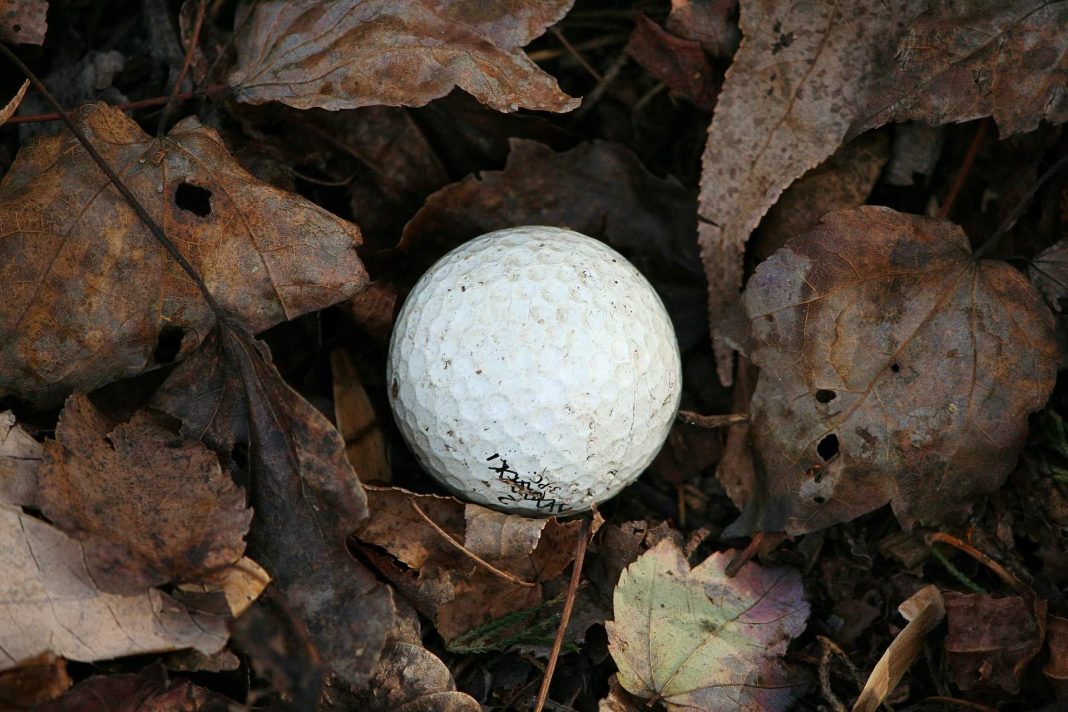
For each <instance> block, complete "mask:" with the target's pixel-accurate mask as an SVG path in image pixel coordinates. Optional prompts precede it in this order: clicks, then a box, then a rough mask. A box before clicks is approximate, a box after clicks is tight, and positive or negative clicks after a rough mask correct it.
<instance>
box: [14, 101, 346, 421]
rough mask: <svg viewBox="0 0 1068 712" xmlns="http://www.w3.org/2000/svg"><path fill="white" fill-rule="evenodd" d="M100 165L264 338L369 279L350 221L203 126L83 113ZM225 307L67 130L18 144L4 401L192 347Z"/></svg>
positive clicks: (48, 399)
mask: <svg viewBox="0 0 1068 712" xmlns="http://www.w3.org/2000/svg"><path fill="white" fill-rule="evenodd" d="M74 118H75V123H76V125H77V126H78V127H79V128H80V129H81V130H82V131H84V132H85V133H86V134H87V135H88V136H89V138H90V141H91V142H92V143H93V145H94V146H95V147H96V149H97V150H98V151H99V152H100V153H101V154H102V155H103V156H104V158H105V160H107V161H108V163H109V164H110V165H112V166H115V167H116V170H117V171H118V173H119V174H120V175H121V176H122V178H123V180H124V181H125V182H126V184H127V186H128V187H129V188H130V189H131V190H132V191H133V193H134V195H135V196H136V197H137V198H138V200H140V202H141V203H142V204H143V205H145V206H146V207H147V209H148V211H149V213H150V214H152V216H153V217H154V218H155V220H156V221H157V222H158V223H159V224H160V225H161V226H162V227H163V229H164V230H165V231H166V233H167V235H169V236H170V238H171V240H172V241H173V242H174V243H175V244H176V245H177V246H178V249H179V251H181V252H182V253H183V255H184V256H185V257H186V259H187V260H188V261H189V262H190V263H191V264H192V266H193V267H194V268H195V269H196V270H197V271H198V273H199V274H200V275H201V276H202V277H203V279H204V281H205V283H206V284H207V286H208V288H209V289H210V290H211V292H212V294H213V295H214V297H215V299H216V300H217V301H218V302H219V303H220V304H221V305H222V306H223V308H224V309H225V310H227V311H228V312H229V313H230V314H231V315H233V316H234V317H235V318H236V319H237V320H238V321H239V322H241V323H242V324H243V325H244V326H245V327H246V328H248V329H250V330H252V331H254V332H256V331H261V330H263V329H266V328H267V327H270V326H273V325H274V324H277V323H278V322H280V321H283V320H287V319H292V318H294V317H297V316H299V315H301V314H304V313H307V312H309V311H314V310H318V309H322V308H325V307H326V306H329V305H330V304H333V303H334V302H337V301H341V300H343V299H345V298H347V297H349V296H351V295H352V294H354V293H355V292H356V291H358V290H359V289H360V288H361V287H362V286H363V285H364V284H365V283H366V280H367V275H366V272H365V271H364V269H363V265H362V264H361V263H360V260H359V258H358V257H357V256H356V252H355V246H356V245H357V244H359V239H360V234H359V230H358V229H357V228H356V226H355V225H352V224H350V223H346V222H345V221H343V220H341V219H339V218H336V217H334V216H333V215H331V214H330V213H328V212H327V211H325V210H323V209H322V208H319V207H318V206H315V205H313V204H312V203H310V202H308V201H306V200H304V199H303V198H300V197H299V196H296V195H292V194H288V193H285V192H283V191H280V190H277V189H275V188H272V187H270V186H268V185H266V184H264V183H260V182H259V181H257V180H256V179H254V178H253V177H252V176H251V175H249V174H248V173H246V172H245V171H244V170H243V169H241V168H240V167H239V166H238V165H237V164H236V163H235V162H234V160H233V159H232V158H231V157H230V155H229V154H228V153H227V151H226V149H225V147H224V146H223V145H222V143H221V141H220V140H219V137H218V135H217V134H216V133H215V132H214V131H212V130H210V129H207V128H205V127H203V126H201V125H200V124H199V123H198V122H197V121H196V119H194V118H187V119H184V120H182V121H180V122H179V123H178V124H176V125H175V126H174V128H173V129H172V130H171V131H170V133H169V134H168V135H167V137H166V138H164V139H162V140H157V139H153V138H151V137H150V136H148V135H147V134H145V133H144V132H143V131H142V130H141V129H140V127H138V126H137V124H136V123H134V122H133V121H132V120H130V119H129V118H127V117H126V116H125V115H123V114H122V112H120V111H118V110H116V109H113V108H110V107H108V106H106V105H104V104H95V105H89V106H86V107H82V108H81V109H80V110H79V111H77V112H76V113H75V117H74ZM214 322H215V314H214V313H213V312H212V311H211V309H210V307H209V306H208V305H207V304H206V303H205V301H204V299H203V296H202V295H201V294H200V292H199V291H198V290H197V289H196V287H195V286H194V284H193V283H192V281H191V280H190V279H189V277H188V275H187V274H186V273H185V272H184V271H183V270H182V269H181V268H180V267H179V266H178V264H177V263H176V262H175V261H174V260H173V259H172V258H171V257H170V256H169V255H168V254H167V253H166V251H165V250H164V248H163V247H162V246H160V245H159V244H158V243H157V242H156V241H155V239H154V238H153V237H152V235H151V234H150V232H149V230H148V228H146V227H145V226H144V225H143V224H142V223H141V221H140V220H139V219H138V218H137V216H136V214H135V213H134V211H133V209H132V208H130V207H129V205H128V204H127V203H126V201H125V200H124V199H123V198H122V197H121V195H120V194H119V193H118V192H117V190H116V189H115V188H114V187H112V186H111V185H110V184H109V181H108V179H107V178H106V177H105V176H104V175H103V174H102V173H101V172H100V170H99V168H98V167H97V166H96V164H95V163H94V162H93V161H92V160H90V158H89V156H88V154H87V153H86V152H85V151H84V150H83V149H82V148H81V146H80V145H79V144H78V143H77V141H76V140H75V139H74V137H73V136H72V135H71V134H70V133H69V132H66V131H64V132H61V133H59V134H57V135H55V136H51V137H47V138H43V139H39V140H38V141H36V142H35V143H31V144H30V145H28V146H26V147H24V148H23V149H22V150H21V151H20V152H19V155H18V156H17V157H16V159H15V162H14V163H13V164H12V166H11V170H10V171H9V172H8V173H7V175H6V176H4V179H3V182H2V183H0V395H3V394H6V393H11V394H14V395H17V396H19V397H21V398H24V399H26V400H29V401H32V402H35V403H37V404H41V405H50V404H54V403H56V402H57V401H61V400H62V399H63V398H65V397H66V396H67V395H68V394H69V393H70V392H71V391H74V390H80V391H90V390H92V389H93V388H96V387H98V386H100V385H103V384H105V383H109V382H111V381H114V380H116V379H119V378H123V377H127V376H131V375H135V374H138V373H141V372H143V371H145V370H147V369H150V368H155V367H157V366H158V365H160V364H161V363H164V362H167V361H169V360H171V358H172V357H173V354H167V353H166V352H167V351H168V349H167V348H166V346H167V345H168V344H174V346H175V350H177V351H178V353H177V358H181V357H184V356H185V355H187V354H188V353H190V352H191V351H192V350H193V349H194V348H196V346H197V345H198V344H199V343H200V342H201V340H202V339H203V338H204V337H205V336H206V335H207V334H208V332H209V331H211V327H212V325H213V324H214Z"/></svg>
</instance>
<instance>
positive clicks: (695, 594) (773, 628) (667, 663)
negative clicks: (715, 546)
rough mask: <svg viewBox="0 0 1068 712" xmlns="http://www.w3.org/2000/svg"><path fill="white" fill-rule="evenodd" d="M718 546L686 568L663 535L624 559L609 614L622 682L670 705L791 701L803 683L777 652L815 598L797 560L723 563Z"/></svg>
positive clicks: (712, 709)
mask: <svg viewBox="0 0 1068 712" xmlns="http://www.w3.org/2000/svg"><path fill="white" fill-rule="evenodd" d="M733 554H734V552H731V551H727V552H718V553H715V554H713V555H712V556H710V557H708V558H707V559H706V560H705V561H704V562H702V563H701V564H700V565H698V566H697V567H696V568H694V569H692V570H691V569H690V565H689V563H688V562H687V561H686V557H685V556H683V553H682V550H681V549H679V548H678V547H677V546H676V545H675V544H674V543H672V542H671V541H670V540H663V541H661V542H660V543H659V544H657V545H656V546H655V547H653V548H652V549H650V550H649V551H647V552H646V553H644V554H642V555H641V556H640V557H638V560H637V561H635V562H634V563H633V564H631V565H630V566H628V567H627V569H626V571H624V572H623V576H622V577H621V578H620V579H619V585H618V586H616V591H615V597H614V609H615V620H614V621H609V622H608V623H606V624H605V625H606V628H607V630H608V640H609V651H610V652H611V654H612V658H613V659H614V660H615V662H616V665H617V666H618V667H619V682H620V684H621V685H622V686H623V687H624V688H625V689H626V690H627V691H628V692H630V693H631V694H633V695H637V696H638V697H643V698H652V697H655V698H657V699H660V700H663V701H664V702H666V703H667V706H668V709H669V710H673V711H674V710H679V711H680V712H681V710H698V711H704V712H718V711H719V710H726V709H747V710H748V709H752V710H757V709H759V710H764V711H766V712H771V711H773V710H787V709H789V708H790V706H791V705H792V704H793V702H794V701H795V700H796V699H797V698H798V696H800V694H801V693H802V692H803V691H804V688H805V687H806V683H805V682H804V680H803V679H801V678H800V676H798V675H797V674H796V673H794V672H792V671H791V670H790V669H789V668H787V666H786V664H785V663H784V662H783V661H782V660H781V657H782V655H783V654H784V653H785V652H786V647H787V645H788V644H789V642H790V640H791V639H792V638H795V637H797V636H798V635H800V634H801V632H802V631H804V629H805V624H806V621H807V620H808V614H809V605H808V603H807V602H806V601H805V600H804V598H802V588H801V574H800V573H799V572H798V571H796V570H794V569H771V568H767V569H766V568H762V567H760V566H759V565H757V564H756V563H754V562H751V561H750V562H748V563H746V564H745V565H744V566H743V567H742V568H741V570H740V571H739V572H738V574H737V575H736V576H734V577H733V578H732V577H728V576H727V575H726V574H725V573H724V568H725V567H726V565H727V563H728V562H730V560H731V558H732V557H733Z"/></svg>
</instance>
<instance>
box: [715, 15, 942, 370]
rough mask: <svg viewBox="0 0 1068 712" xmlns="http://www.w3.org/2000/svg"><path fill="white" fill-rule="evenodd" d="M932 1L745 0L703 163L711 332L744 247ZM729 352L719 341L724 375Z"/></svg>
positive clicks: (847, 118)
mask: <svg viewBox="0 0 1068 712" xmlns="http://www.w3.org/2000/svg"><path fill="white" fill-rule="evenodd" d="M926 7H927V2H926V0H858V1H857V2H850V3H790V4H784V3H781V2H775V1H774V0H757V1H755V2H746V3H743V4H742V7H741V18H740V20H739V22H740V24H741V28H742V34H743V36H744V38H743V40H742V44H741V47H740V48H739V49H738V52H737V53H736V54H735V56H734V63H733V64H732V65H731V67H730V69H729V70H728V71H727V77H726V79H725V81H724V84H723V91H722V92H721V93H720V95H719V99H718V100H717V102H716V111H715V114H714V115H713V117H712V125H711V126H710V127H709V129H708V143H707V144H706V146H705V152H704V157H703V159H702V161H703V164H704V168H703V171H702V175H701V195H700V199H699V206H698V215H699V216H700V222H701V224H700V229H699V233H698V241H699V242H700V245H701V260H702V262H703V264H704V267H705V272H706V274H707V275H708V289H709V318H710V321H711V325H712V328H713V329H716V328H718V326H719V324H720V322H721V321H722V320H723V319H724V318H725V317H726V316H727V315H728V314H729V313H730V311H731V310H732V309H734V308H735V307H736V305H737V303H738V292H739V290H740V289H741V286H742V267H743V255H744V252H745V243H746V240H747V239H748V238H749V234H750V233H751V232H752V231H753V229H754V228H756V226H757V224H758V223H759V222H760V219H761V217H763V215H764V213H766V212H767V210H768V208H770V207H771V206H772V205H773V204H774V203H775V202H776V200H777V199H778V197H779V195H780V194H781V193H782V191H783V190H784V189H785V188H786V187H787V186H788V185H790V183H792V182H793V181H794V179H795V178H797V177H798V176H800V175H801V174H802V173H804V172H805V171H807V170H809V169H810V168H814V167H815V166H817V165H819V164H820V163H821V162H822V161H823V160H824V159H825V158H827V157H828V156H830V155H831V154H832V153H833V152H834V151H835V149H837V148H838V146H839V144H841V143H842V139H843V138H844V137H845V135H846V131H847V130H848V129H849V126H850V123H851V122H852V121H853V118H854V117H855V116H856V115H857V112H858V111H859V110H860V109H861V108H862V107H863V106H865V105H866V104H867V102H868V99H869V96H870V94H869V93H870V91H871V89H872V86H873V84H874V83H875V78H876V77H877V76H878V75H879V67H881V66H882V65H883V64H885V63H886V62H887V61H888V60H889V59H890V57H891V56H892V55H893V51H894V49H895V47H896V40H897V38H898V37H899V36H900V35H901V33H902V32H903V31H904V29H905V27H906V26H907V24H908V22H909V20H911V19H912V18H913V17H915V16H916V15H917V14H919V13H920V12H921V11H923V10H924V9H926ZM730 357H731V351H730V349H729V348H728V347H727V346H726V345H725V344H723V343H722V342H719V341H717V342H716V359H717V368H718V373H719V378H720V380H721V381H722V382H723V383H724V384H729V383H731V380H732V375H731V358H730Z"/></svg>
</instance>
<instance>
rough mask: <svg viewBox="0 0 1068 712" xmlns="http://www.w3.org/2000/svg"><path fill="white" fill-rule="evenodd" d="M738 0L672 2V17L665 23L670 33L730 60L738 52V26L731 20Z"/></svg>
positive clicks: (676, 0) (686, 0) (684, 0)
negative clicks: (694, 42) (694, 41)
mask: <svg viewBox="0 0 1068 712" xmlns="http://www.w3.org/2000/svg"><path fill="white" fill-rule="evenodd" d="M737 9H738V0H671V13H670V14H669V15H668V18H667V22H666V23H664V24H665V27H667V29H668V31H669V32H671V33H673V34H676V35H678V36H679V37H685V38H686V39H688V40H696V41H697V42H700V43H701V46H702V47H704V48H705V51H706V52H708V53H709V54H711V55H713V56H716V57H730V56H731V55H732V54H734V50H736V49H737V48H738V26H737V24H736V23H734V22H732V21H731V16H732V15H734V14H735V12H736V11H737Z"/></svg>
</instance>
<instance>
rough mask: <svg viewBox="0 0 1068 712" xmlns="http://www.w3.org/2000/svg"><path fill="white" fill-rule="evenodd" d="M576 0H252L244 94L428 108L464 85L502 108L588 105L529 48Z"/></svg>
mask: <svg viewBox="0 0 1068 712" xmlns="http://www.w3.org/2000/svg"><path fill="white" fill-rule="evenodd" d="M573 2H574V0H548V1H547V2H544V1H543V2H532V1H531V0H506V1H504V2H492V3H471V2H460V3H440V2H436V3H427V2H425V1H424V0H339V1H335V2H320V1H319V0H298V1H297V2H290V1H285V2H283V1H282V0H266V1H260V2H248V1H246V2H242V3H241V4H240V5H239V6H238V11H237V19H236V21H235V27H237V28H239V29H238V32H237V37H236V40H235V45H236V47H237V54H238V61H237V66H236V68H235V70H234V72H233V73H232V74H231V75H230V78H229V83H230V85H231V86H233V87H234V88H235V89H236V91H237V98H238V100H239V101H244V102H248V103H252V104H262V103H264V102H268V101H281V102H284V103H286V104H289V105H290V106H295V107H297V108H298V109H309V108H312V107H321V108H324V109H352V108H355V107H358V106H368V105H372V104H387V105H390V106H422V105H423V104H426V103H427V102H428V101H430V100H431V99H436V98H438V97H440V96H445V95H446V94H448V93H449V91H450V90H451V89H452V88H453V87H454V86H458V87H460V88H461V89H463V90H464V91H466V92H468V93H470V94H471V95H473V96H474V97H475V98H476V99H478V100H479V101H481V102H482V103H484V104H486V105H488V106H491V107H493V108H494V109H497V110H498V111H515V110H516V109H518V108H519V107H524V108H527V109H544V110H548V111H568V110H570V109H573V108H575V107H576V106H577V105H578V100H577V99H572V98H571V97H569V96H568V95H567V94H564V93H563V92H562V91H560V88H559V87H558V86H557V84H556V80H555V79H553V78H552V77H550V76H549V75H548V74H545V73H544V72H542V71H541V70H540V69H538V67H537V66H536V65H535V64H534V63H533V62H531V61H530V60H529V59H528V58H527V56H526V55H525V54H523V52H522V51H521V50H520V47H523V46H524V45H526V44H527V43H529V42H530V41H531V40H533V39H534V38H535V37H537V36H539V35H540V34H542V33H543V32H544V31H545V28H546V27H548V26H549V25H551V24H553V23H555V22H556V21H557V20H559V19H560V18H562V17H563V16H564V14H565V13H567V11H568V10H569V9H570V8H571V5H572V3H573Z"/></svg>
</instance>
